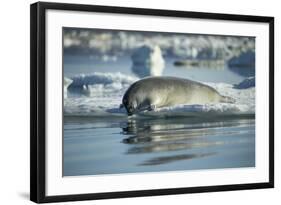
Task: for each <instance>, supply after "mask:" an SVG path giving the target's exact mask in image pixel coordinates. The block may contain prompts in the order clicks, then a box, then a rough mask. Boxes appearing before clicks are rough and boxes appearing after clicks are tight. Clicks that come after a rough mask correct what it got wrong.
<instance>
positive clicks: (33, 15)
mask: <svg viewBox="0 0 281 205" xmlns="http://www.w3.org/2000/svg"><path fill="white" fill-rule="evenodd" d="M48 9H53V10H65V11H84V12H101V13H121V14H128V15H146V16H148V15H149V16H159V17H161V16H162V17H164V16H166V17H181V18H194V19H215V20H229V21H247V22H263V23H267V24H268V25H269V51H268V52H269V164H268V169H269V181H265V182H262V183H249V184H229V185H220V186H204V187H187V188H170V189H158V190H138V191H135V190H132V191H122V192H107V193H88V194H74V195H59V196H46V190H45V189H46V178H45V177H46V165H45V164H46V161H45V158H46V155H45V151H46V136H45V135H46V127H45V123H46V121H45V116H46V93H45V89H46V81H45V73H46V67H45V65H46V59H45V49H46V45H45V37H46V30H45V26H46V10H48ZM273 187H274V18H273V17H265V16H249V15H233V14H218V13H203V12H187V11H173V10H156V9H144V8H126V7H111V6H96V5H81V4H65V3H47V2H38V3H34V4H32V5H31V6H30V200H31V201H34V202H37V203H45V202H62V201H77V200H97V199H110V198H123V197H141V196H154V195H169V194H186V193H197V192H214V191H216V192H217V191H230V190H245V189H260V188H273Z"/></svg>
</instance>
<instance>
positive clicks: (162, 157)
mask: <svg viewBox="0 0 281 205" xmlns="http://www.w3.org/2000/svg"><path fill="white" fill-rule="evenodd" d="M130 67H131V64H130V58H129V56H123V57H121V58H119V59H118V60H117V61H116V62H102V61H101V60H98V59H96V58H94V57H91V56H86V55H84V56H68V55H66V56H65V58H64V75H65V76H66V77H73V76H75V75H77V74H81V73H84V74H90V73H93V72H97V71H98V72H104V73H115V72H118V71H119V72H121V73H122V74H125V75H129V76H133V73H132V72H131V69H130ZM234 70H235V69H234ZM163 75H172V76H177V77H185V78H189V79H193V80H198V81H203V82H210V83H211V85H212V86H214V87H215V88H216V89H217V90H219V91H220V92H221V93H223V94H226V95H232V97H234V98H235V99H236V100H237V103H236V104H235V105H226V104H222V105H220V106H219V107H215V109H214V110H212V109H210V108H212V106H213V105H210V106H207V108H208V109H206V107H204V109H203V108H201V107H199V108H198V106H197V107H196V109H195V108H193V107H188V109H186V108H185V107H184V109H182V108H181V109H178V108H177V109H171V110H169V112H170V111H172V113H173V115H170V116H166V115H165V114H163V113H164V112H160V113H161V114H158V113H157V115H156V116H146V115H145V116H139V117H134V118H128V117H127V115H126V114H125V113H124V112H120V110H119V109H118V105H119V104H118V103H120V101H121V98H122V94H123V90H122V89H125V88H126V86H127V85H126V86H124V87H122V89H120V90H121V91H120V92H118V91H116V90H115V89H116V88H115V87H114V86H116V82H115V83H113V84H112V85H114V86H113V87H112V85H111V84H110V86H109V87H108V85H106V86H105V85H104V86H103V87H99V86H96V85H95V86H94V87H91V89H92V90H93V91H94V92H93V94H91V95H88V96H87V95H86V96H85V95H81V96H71V97H68V98H66V99H65V100H64V105H65V117H64V138H63V142H64V143H63V170H64V171H63V175H64V176H79V175H98V174H122V173H142V172H159V171H178V170H196V169H215V168H216V169H222V168H242V167H254V166H255V115H254V107H255V99H254V96H255V93H254V88H251V89H246V90H237V89H233V88H232V85H231V84H236V83H239V82H241V81H242V80H243V79H245V77H247V76H245V75H244V73H241V72H239V69H236V70H235V72H234V71H233V69H228V68H227V67H225V68H224V69H219V70H217V69H210V68H198V69H196V68H195V69H186V68H176V67H175V66H173V60H168V61H166V68H165V70H164V74H163ZM222 83H223V84H222ZM122 86H123V85H122ZM117 88H119V85H118V86H117ZM100 89H103V92H101V93H99V92H98V93H97V90H100ZM104 91H106V92H104ZM104 93H106V94H104ZM85 110H86V111H85ZM187 110H188V113H192V114H189V115H183V116H181V117H179V116H177V115H176V114H178V113H179V112H180V114H182V112H186V111H187ZM206 110H207V111H206ZM84 111H85V112H84ZM190 111H192V112H190ZM119 112H120V113H119ZM193 112H195V113H193ZM218 113H219V115H218ZM235 113H238V114H237V115H234V114H235ZM193 114H194V115H193Z"/></svg>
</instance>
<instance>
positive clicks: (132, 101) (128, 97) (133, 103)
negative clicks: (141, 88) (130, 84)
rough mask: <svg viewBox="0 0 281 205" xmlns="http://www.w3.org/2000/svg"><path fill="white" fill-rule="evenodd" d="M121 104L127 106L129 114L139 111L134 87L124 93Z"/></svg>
mask: <svg viewBox="0 0 281 205" xmlns="http://www.w3.org/2000/svg"><path fill="white" fill-rule="evenodd" d="M121 106H122V107H125V108H126V110H127V113H128V115H133V114H135V113H137V112H138V103H137V98H136V95H135V93H134V92H133V90H132V89H128V90H127V91H126V93H125V94H124V96H123V99H122V105H121Z"/></svg>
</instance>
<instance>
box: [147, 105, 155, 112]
mask: <svg viewBox="0 0 281 205" xmlns="http://www.w3.org/2000/svg"><path fill="white" fill-rule="evenodd" d="M148 110H149V111H154V110H156V105H154V104H151V105H149V107H148Z"/></svg>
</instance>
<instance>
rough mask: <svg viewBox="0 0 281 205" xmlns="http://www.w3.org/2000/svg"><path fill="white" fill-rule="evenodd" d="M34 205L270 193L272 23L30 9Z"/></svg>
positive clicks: (80, 8) (89, 8) (61, 7)
mask: <svg viewBox="0 0 281 205" xmlns="http://www.w3.org/2000/svg"><path fill="white" fill-rule="evenodd" d="M30 20H31V37H30V43H31V44H30V45H31V139H30V143H31V144H30V145H31V146H30V147H31V152H30V160H31V167H30V172H31V173H30V174H31V177H30V192H31V194H30V198H31V200H32V201H34V202H38V203H42V202H58V201H74V200H91V199H108V198H120V197H138V196H153V195H167V194H185V193H195V192H212V191H228V190H243V189H258V188H272V187H273V186H274V87H273V86H274V18H273V17H264V16H247V15H230V14H215V13H201V12H187V11H172V10H155V9H141V8H124V7H108V6H94V5H79V4H62V3H46V2H45V3H44V2H40V3H35V4H32V5H31V17H30Z"/></svg>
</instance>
